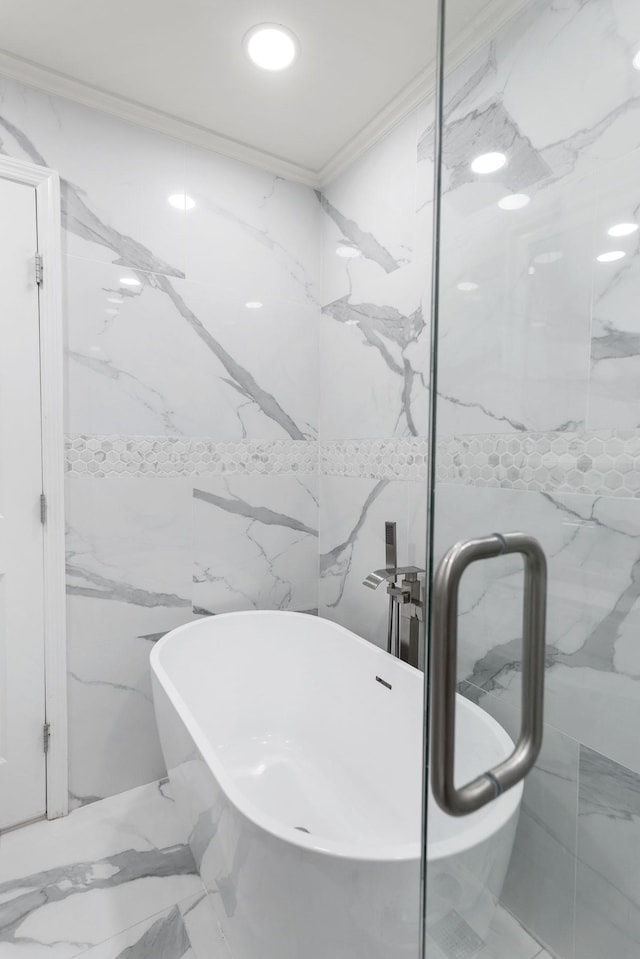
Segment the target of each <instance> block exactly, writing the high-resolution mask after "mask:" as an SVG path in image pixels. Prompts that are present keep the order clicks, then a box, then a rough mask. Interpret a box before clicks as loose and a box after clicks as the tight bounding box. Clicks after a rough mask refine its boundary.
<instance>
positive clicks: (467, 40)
mask: <svg viewBox="0 0 640 959" xmlns="http://www.w3.org/2000/svg"><path fill="white" fill-rule="evenodd" d="M527 2H528V0H493V2H492V3H489V4H487V5H486V6H485V8H484V10H482V11H481V12H480V13H479V14H478V15H477V16H476V17H474V19H473V21H472V22H470V23H468V24H467V25H466V26H465V27H464V29H463V30H461V31H460V32H459V33H458V34H456V36H455V37H454V38H453V39H452V40H450V41H448V42H447V63H446V72H447V73H451V71H453V70H455V69H456V67H459V66H460V64H461V63H462V62H463V61H464V60H466V59H467V57H469V56H471V54H472V53H474V52H475V51H476V50H477V49H478V48H479V47H481V46H482V44H483V43H486V42H487V39H488V38H489V37H490V36H492V35H493V34H494V33H496V31H498V30H500V29H501V27H503V26H504V25H505V24H506V23H508V22H509V20H511V19H512V18H513V17H515V16H516V15H517V14H518V13H519V12H520V10H521V9H522V8H523V7H524V6H525V4H526V3H527ZM435 85H436V64H435V60H431V61H430V62H429V63H428V64H427V66H426V67H425V68H424V70H422V71H421V72H420V73H419V74H418V75H417V76H416V77H414V79H413V80H411V81H410V83H408V84H407V86H406V87H404V88H403V89H402V90H401V91H400V93H398V94H397V95H396V96H395V97H394V98H393V99H392V100H390V101H389V103H387V105H386V106H385V107H383V108H382V110H380V112H379V113H377V114H376V116H375V117H374V118H373V119H372V120H370V121H369V123H367V124H366V125H365V126H364V127H363V128H362V129H361V130H360V131H359V132H358V133H357V134H356V135H355V136H354V137H353V138H352V139H351V140H349V141H348V142H347V143H345V145H344V146H343V147H341V148H340V150H338V151H337V153H335V154H334V155H333V156H332V157H331V159H330V160H328V161H327V163H325V164H324V166H323V167H322V168H321V169H320V170H319V171H318V178H319V180H320V183H321V185H322V186H327V185H328V184H329V183H331V181H332V180H334V179H335V178H336V177H337V176H339V175H340V174H341V173H343V172H344V171H345V170H346V169H347V168H348V167H349V166H350V165H351V164H352V163H353V162H354V161H355V160H357V159H358V157H360V156H362V155H363V154H364V153H366V152H367V150H369V149H371V147H372V146H374V145H375V144H376V143H377V142H378V141H379V140H381V139H382V138H383V137H384V136H385V134H387V133H388V132H389V130H390V129H391V128H392V127H393V126H395V125H396V124H397V123H399V122H400V121H401V120H403V119H404V118H405V117H406V116H408V115H409V114H410V113H411V111H412V110H415V109H416V107H418V106H419V105H420V104H421V103H423V102H424V101H425V100H428V99H429V98H430V97H432V96H433V95H434V92H435Z"/></svg>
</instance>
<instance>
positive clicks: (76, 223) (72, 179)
mask: <svg viewBox="0 0 640 959" xmlns="http://www.w3.org/2000/svg"><path fill="white" fill-rule="evenodd" d="M0 138H1V139H2V149H3V152H5V153H8V154H9V155H10V156H14V157H16V158H18V159H25V160H30V161H31V162H33V163H38V164H40V165H42V166H48V167H51V168H52V169H54V170H57V171H58V172H59V173H60V176H61V178H62V180H63V184H62V185H63V197H62V214H63V227H64V248H65V249H66V251H67V252H68V253H72V254H74V255H77V256H84V257H89V258H90V259H94V260H102V261H105V262H108V263H118V265H120V266H125V267H131V268H138V269H142V270H153V271H155V272H159V273H164V274H167V275H170V276H182V275H184V268H185V236H184V214H183V213H182V212H181V211H179V210H176V209H174V208H173V207H171V206H170V205H169V204H168V203H167V197H168V196H170V195H172V194H174V193H181V192H184V189H185V147H184V144H182V143H180V142H179V141H177V140H173V139H170V138H169V137H163V136H160V135H158V134H155V133H151V132H149V131H147V130H144V129H142V128H139V127H136V126H134V125H132V124H129V123H124V122H123V121H121V120H116V119H113V118H111V117H108V116H106V115H104V114H100V113H97V112H95V111H93V110H89V109H87V108H85V107H83V106H80V105H79V104H76V103H72V102H70V101H67V100H63V99H61V98H58V97H49V96H46V95H45V94H42V93H39V92H37V91H35V90H32V89H30V88H28V87H24V86H22V85H21V84H18V83H14V82H13V81H10V80H6V79H4V78H3V79H2V80H1V81H0Z"/></svg>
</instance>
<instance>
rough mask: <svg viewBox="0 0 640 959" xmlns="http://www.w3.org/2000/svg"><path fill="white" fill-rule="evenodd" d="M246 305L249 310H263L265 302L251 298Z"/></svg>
mask: <svg viewBox="0 0 640 959" xmlns="http://www.w3.org/2000/svg"><path fill="white" fill-rule="evenodd" d="M245 306H246V308H247V309H248V310H261V309H262V306H263V304H262V303H261V302H260V300H249V302H248V303H245Z"/></svg>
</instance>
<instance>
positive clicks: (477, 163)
mask: <svg viewBox="0 0 640 959" xmlns="http://www.w3.org/2000/svg"><path fill="white" fill-rule="evenodd" d="M506 162H507V158H506V156H505V155H504V153H482V154H481V155H480V156H479V157H476V158H475V160H474V161H473V163H472V164H471V169H472V170H473V172H474V173H495V172H496V170H501V169H502V167H503V166H504V165H505V163H506Z"/></svg>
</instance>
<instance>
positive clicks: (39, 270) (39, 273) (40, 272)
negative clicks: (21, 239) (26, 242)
mask: <svg viewBox="0 0 640 959" xmlns="http://www.w3.org/2000/svg"><path fill="white" fill-rule="evenodd" d="M35 262H36V283H37V284H38V286H42V284H43V282H44V264H43V262H42V253H36V256H35Z"/></svg>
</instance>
